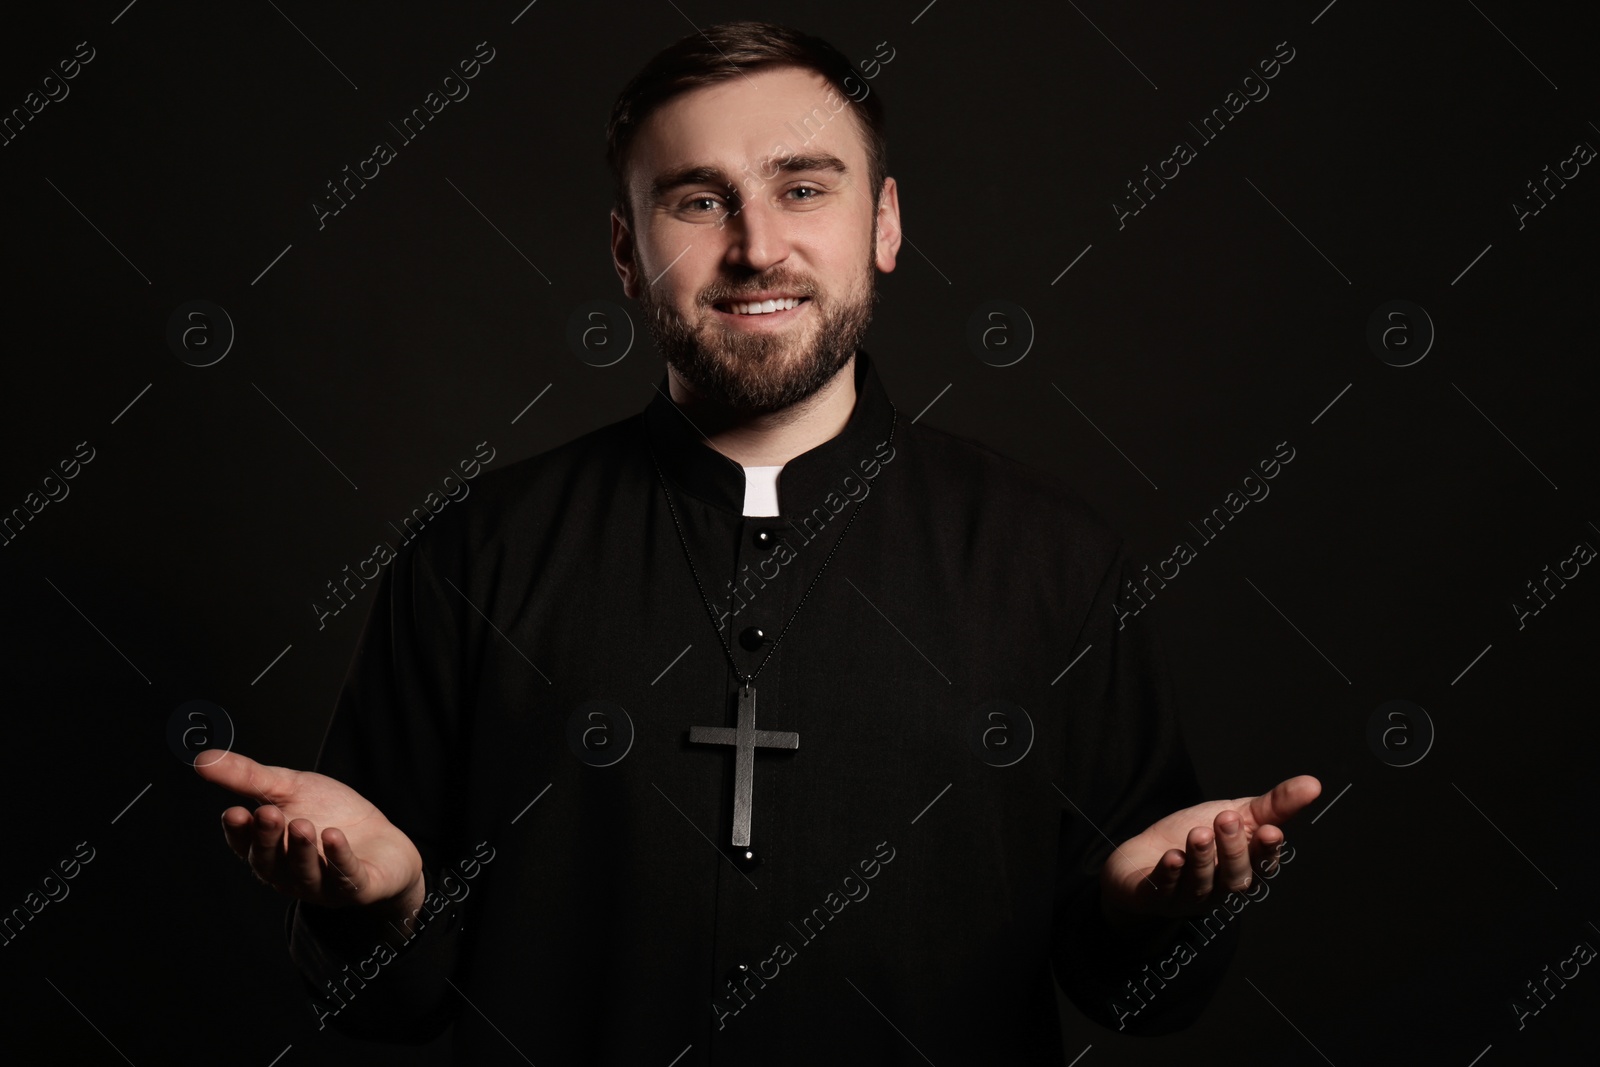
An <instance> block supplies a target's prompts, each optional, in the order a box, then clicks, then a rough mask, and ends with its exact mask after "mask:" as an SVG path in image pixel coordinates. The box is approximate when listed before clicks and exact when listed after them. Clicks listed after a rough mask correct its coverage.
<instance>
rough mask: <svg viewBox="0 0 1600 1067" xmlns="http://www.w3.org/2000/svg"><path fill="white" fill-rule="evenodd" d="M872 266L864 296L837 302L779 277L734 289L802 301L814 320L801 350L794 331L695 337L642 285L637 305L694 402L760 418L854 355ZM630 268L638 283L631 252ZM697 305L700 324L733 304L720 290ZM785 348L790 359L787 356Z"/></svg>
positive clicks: (862, 332)
mask: <svg viewBox="0 0 1600 1067" xmlns="http://www.w3.org/2000/svg"><path fill="white" fill-rule="evenodd" d="M875 251H876V249H874V253H875ZM874 258H875V257H874V255H872V254H869V256H868V259H867V265H866V291H865V293H859V294H858V293H855V292H851V293H847V294H845V295H844V296H842V297H840V298H838V299H833V298H825V297H824V296H823V295H822V294H819V293H818V292H817V291H816V289H815V287H814V286H812V285H809V284H806V283H804V282H802V281H801V280H800V279H799V278H797V277H796V276H794V275H791V274H789V273H788V272H786V271H783V270H781V269H780V270H777V271H774V272H772V273H769V274H766V275H763V276H762V277H761V278H760V279H759V284H750V283H746V284H744V285H743V286H742V287H741V288H742V289H743V291H746V292H749V291H760V290H763V289H779V290H785V291H788V292H792V293H798V294H800V295H803V296H809V297H810V298H811V299H810V300H809V301H808V303H810V304H811V305H812V307H811V310H810V311H809V312H808V314H809V315H812V316H820V321H819V323H818V324H817V325H816V326H815V327H814V328H813V332H812V334H811V337H812V338H813V339H812V340H811V343H809V344H807V343H806V339H805V338H804V337H802V336H801V334H802V331H801V330H799V329H796V328H790V329H788V330H786V331H765V330H763V331H760V332H756V331H750V332H745V331H742V330H741V331H734V330H724V329H722V328H721V327H720V326H718V325H717V324H716V323H715V322H711V323H710V324H709V325H707V326H705V327H703V328H702V329H703V330H704V331H705V332H704V333H702V332H700V331H697V330H696V328H695V327H694V326H693V325H691V324H690V323H689V322H687V321H685V320H684V319H683V317H682V316H681V315H679V314H678V311H677V309H676V308H674V307H673V306H672V305H671V304H670V303H668V302H666V301H658V300H657V299H656V298H655V297H656V294H655V291H654V290H653V289H652V288H651V287H650V286H649V285H646V286H645V287H644V290H643V292H642V295H641V296H640V297H639V303H640V305H641V306H642V308H643V310H644V319H645V326H646V327H647V328H648V329H649V331H650V336H651V337H653V338H654V339H655V343H656V348H657V349H659V350H660V352H661V355H662V357H663V358H664V359H665V360H666V361H667V363H668V364H670V365H671V366H672V367H673V368H674V369H676V370H677V372H678V374H679V375H680V376H681V377H682V378H683V380H684V381H685V382H687V383H688V385H689V387H690V388H691V389H693V390H694V392H695V393H696V394H697V395H698V396H700V397H703V398H705V399H707V400H710V401H713V402H715V403H717V404H718V405H720V406H723V407H726V408H728V409H730V410H732V411H737V412H741V413H748V414H766V413H768V412H773V411H779V410H781V409H783V408H786V407H789V406H791V405H793V404H796V403H799V402H800V401H802V400H804V399H806V398H807V397H809V396H811V395H812V394H814V393H816V391H817V390H819V389H821V388H822V387H823V386H824V385H826V384H828V382H830V381H832V380H833V378H834V376H835V375H836V374H838V373H839V370H840V368H842V367H843V366H844V365H845V364H846V363H848V362H849V361H850V357H851V356H853V355H854V354H855V351H856V349H857V347H859V345H860V344H861V339H862V338H863V337H864V336H866V332H867V325H868V324H869V323H870V322H871V321H872V312H873V308H874V307H875V306H876V305H877V302H878V287H877V285H876V284H875V282H876V278H875V275H874V274H873V270H874V262H873V260H874ZM633 262H634V270H635V271H637V272H639V274H640V276H641V277H646V275H645V274H644V272H643V271H642V269H641V265H640V263H639V257H638V253H637V252H635V253H634V261H633ZM752 281H756V279H752ZM700 297H701V299H702V300H703V301H704V302H703V303H700V304H699V305H698V306H699V307H700V308H701V309H703V311H704V313H705V314H707V315H708V316H711V315H715V314H717V312H715V311H712V310H711V305H712V304H714V303H720V302H722V301H723V300H728V299H740V297H739V295H738V293H737V292H736V291H734V290H732V289H730V288H728V287H726V286H723V285H721V284H716V285H712V286H710V287H708V288H707V289H706V290H705V291H704V292H703V293H701V294H700ZM792 348H798V351H795V352H790V349H792Z"/></svg>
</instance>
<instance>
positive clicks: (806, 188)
mask: <svg viewBox="0 0 1600 1067" xmlns="http://www.w3.org/2000/svg"><path fill="white" fill-rule="evenodd" d="M789 191H790V192H791V193H814V194H816V195H815V196H802V197H799V198H798V199H800V200H815V199H816V198H817V197H818V196H821V195H822V190H821V189H818V188H816V187H815V186H811V185H797V186H795V187H794V188H793V189H790V190H789Z"/></svg>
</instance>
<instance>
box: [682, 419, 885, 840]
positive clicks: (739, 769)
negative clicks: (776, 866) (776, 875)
mask: <svg viewBox="0 0 1600 1067" xmlns="http://www.w3.org/2000/svg"><path fill="white" fill-rule="evenodd" d="M899 415H900V412H899V411H898V409H894V408H891V414H890V420H889V444H891V445H893V444H894V427H895V422H896V421H897V420H898V419H899ZM651 459H652V461H654V460H655V456H654V453H653V452H652V454H651ZM656 477H657V478H658V479H659V480H660V482H661V491H662V493H664V494H665V495H666V498H667V508H668V510H669V511H671V513H672V525H673V526H674V527H675V528H676V529H677V531H678V540H679V542H681V543H682V545H683V558H684V559H686V560H688V562H689V573H690V574H692V575H694V584H695V587H696V588H698V589H699V590H700V599H701V600H702V601H703V602H704V603H705V606H706V613H707V614H708V615H710V617H711V625H712V628H713V629H715V630H716V631H717V638H718V639H719V640H720V641H721V642H722V650H723V652H725V653H726V654H727V657H728V663H729V665H731V666H732V667H733V673H734V676H735V677H737V678H738V679H739V716H738V719H737V720H736V724H735V725H734V726H731V727H729V726H693V727H690V729H689V740H690V742H691V743H694V744H704V745H731V746H733V754H734V760H733V842H732V843H733V847H734V848H735V849H738V850H740V853H741V854H742V857H743V859H744V860H745V861H746V862H754V860H755V853H754V852H753V851H752V850H751V848H750V816H751V812H752V809H753V797H754V792H755V769H756V768H755V762H756V761H755V756H756V749H758V748H777V749H790V750H795V749H798V748H799V747H800V735H799V734H798V733H795V732H794V731H792V730H758V729H756V675H758V674H760V673H761V671H762V668H764V667H766V665H767V661H768V660H770V659H771V658H772V654H773V653H774V652H776V651H777V650H778V645H779V643H780V642H782V641H783V635H784V634H786V633H788V632H789V627H790V626H792V625H793V624H794V620H795V616H796V615H799V614H800V609H801V608H802V607H804V606H805V603H806V599H807V598H808V597H810V596H811V590H812V589H814V588H815V587H816V584H817V580H818V579H819V578H821V577H822V572H823V571H825V570H827V569H828V564H829V563H832V562H833V554H834V553H835V552H837V551H838V550H839V546H840V545H841V544H843V543H844V538H845V534H847V533H849V532H850V526H851V524H852V523H854V522H855V521H856V516H857V515H858V514H860V513H861V505H862V503H864V502H865V498H862V500H859V501H857V502H856V506H855V510H853V511H851V512H850V518H849V519H848V520H846V521H845V524H844V529H843V530H841V531H840V532H839V536H838V537H837V538H835V539H834V542H833V547H832V548H830V549H829V550H828V555H827V558H826V559H824V560H823V561H822V566H821V567H820V568H818V570H817V573H816V575H815V576H814V577H813V578H812V579H811V584H810V585H808V586H806V590H805V592H804V593H803V594H802V595H801V597H800V602H799V603H798V604H796V605H795V607H794V611H793V612H792V613H790V615H789V621H788V622H786V623H784V624H783V628H782V629H781V630H779V631H778V636H777V638H776V639H775V640H774V641H773V642H772V647H770V648H768V649H767V654H766V655H765V656H763V657H762V659H761V662H760V663H759V664H757V665H756V669H755V670H754V671H752V672H750V673H749V674H744V673H743V672H742V671H740V670H739V661H738V660H736V659H735V658H734V656H733V648H732V646H731V645H729V644H728V638H727V635H726V634H724V633H723V628H722V627H721V626H718V625H717V613H716V610H715V609H713V608H712V606H711V598H710V597H708V596H706V589H705V585H704V584H703V583H702V582H701V581H700V572H699V571H698V570H697V569H696V568H695V565H694V556H693V554H692V553H691V552H690V551H689V539H688V538H687V537H686V536H684V532H683V524H682V523H680V522H679V521H678V509H677V507H676V506H675V505H674V504H673V503H672V493H671V492H670V491H668V489H667V480H666V477H665V476H664V475H662V473H661V464H660V463H659V462H656Z"/></svg>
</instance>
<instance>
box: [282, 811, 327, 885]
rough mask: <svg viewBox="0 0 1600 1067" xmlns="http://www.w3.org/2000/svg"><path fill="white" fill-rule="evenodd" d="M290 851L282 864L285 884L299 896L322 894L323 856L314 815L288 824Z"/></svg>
mask: <svg viewBox="0 0 1600 1067" xmlns="http://www.w3.org/2000/svg"><path fill="white" fill-rule="evenodd" d="M288 835H289V851H288V853H287V854H286V855H285V856H284V860H283V864H282V867H281V871H282V875H283V883H282V885H281V888H283V889H286V890H288V891H290V892H293V893H294V895H296V896H298V897H304V898H309V899H313V900H314V899H317V898H319V897H321V895H322V892H321V890H322V857H321V856H319V855H317V828H316V827H315V826H314V825H312V823H311V820H310V819H293V820H291V821H290V823H289V826H288Z"/></svg>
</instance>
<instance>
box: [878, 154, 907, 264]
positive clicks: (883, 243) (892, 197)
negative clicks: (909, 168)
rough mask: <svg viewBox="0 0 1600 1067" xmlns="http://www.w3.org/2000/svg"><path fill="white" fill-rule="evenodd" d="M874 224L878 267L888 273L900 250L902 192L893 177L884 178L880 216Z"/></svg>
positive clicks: (879, 206) (880, 198)
mask: <svg viewBox="0 0 1600 1067" xmlns="http://www.w3.org/2000/svg"><path fill="white" fill-rule="evenodd" d="M872 224H873V225H874V226H875V227H877V242H878V244H877V248H878V250H877V253H876V256H875V262H876V263H877V266H878V269H879V270H881V271H883V272H884V273H885V274H888V273H889V272H890V271H892V270H894V264H895V257H896V256H897V255H898V254H899V252H900V235H901V234H900V192H899V189H898V187H897V186H896V185H895V180H894V179H893V178H887V177H886V178H884V179H883V192H882V194H881V195H880V196H879V197H878V217H877V218H875V219H873V221H872Z"/></svg>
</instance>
